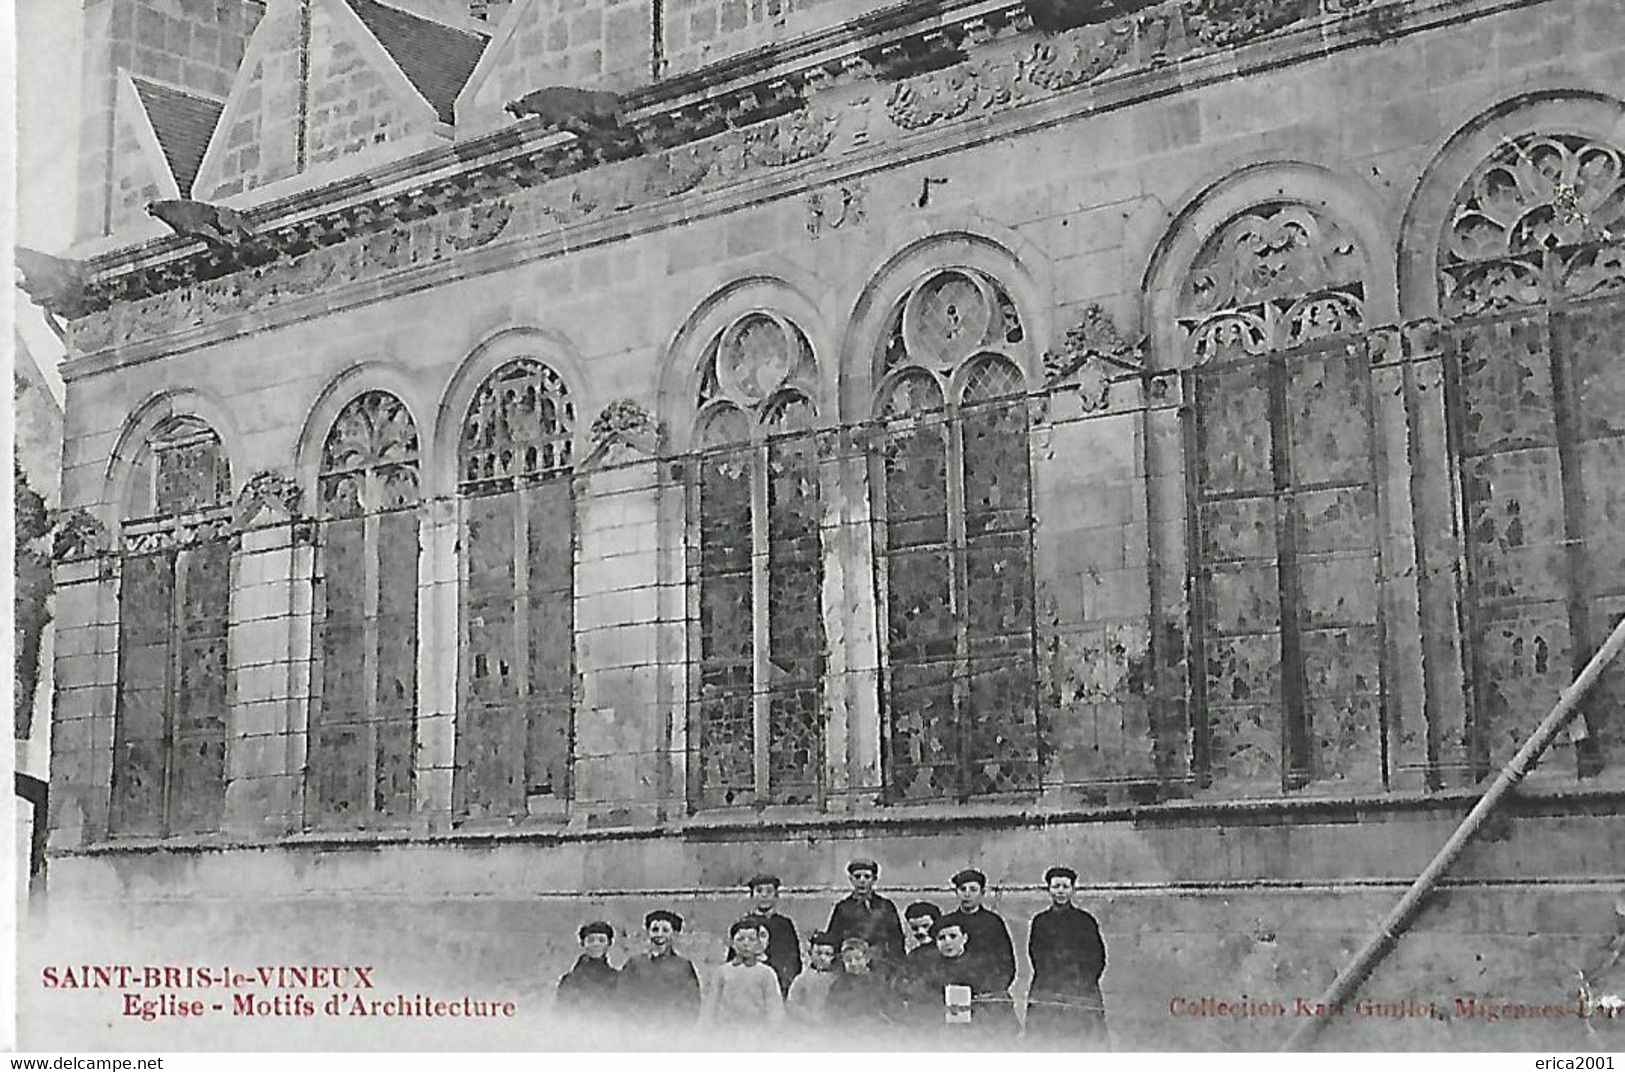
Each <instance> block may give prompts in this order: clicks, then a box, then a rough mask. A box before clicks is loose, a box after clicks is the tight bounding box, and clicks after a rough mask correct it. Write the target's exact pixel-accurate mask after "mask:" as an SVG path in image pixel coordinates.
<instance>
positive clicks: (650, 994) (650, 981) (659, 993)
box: [616, 953, 700, 1023]
mask: <svg viewBox="0 0 1625 1072" xmlns="http://www.w3.org/2000/svg"><path fill="white" fill-rule="evenodd" d="M616 1002H617V1004H620V1005H621V1006H622V1007H623V1008H625V1009H626V1011H627V1013H628V1014H629V1015H631V1016H633V1017H636V1018H637V1019H639V1020H642V1021H645V1022H649V1021H660V1020H665V1021H680V1022H685V1023H693V1022H694V1021H695V1020H697V1019H698V1018H699V1015H700V977H699V974H698V973H697V972H695V970H694V965H693V964H691V963H690V962H689V960H688V958H686V957H683V956H680V955H678V954H677V953H667V954H665V955H664V956H658V957H657V956H652V955H650V954H641V955H639V956H635V957H633V958H632V959H631V960H628V961H627V962H626V966H625V967H624V968H622V969H621V977H620V981H619V983H618V984H617V986H616Z"/></svg>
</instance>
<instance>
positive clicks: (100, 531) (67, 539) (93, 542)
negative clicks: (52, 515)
mask: <svg viewBox="0 0 1625 1072" xmlns="http://www.w3.org/2000/svg"><path fill="white" fill-rule="evenodd" d="M111 543H112V540H111V537H110V536H109V535H108V532H107V526H105V525H103V524H102V523H101V522H100V521H98V520H96V518H95V517H93V516H92V515H91V514H90V513H89V512H87V511H85V510H69V511H66V512H65V513H63V514H62V515H61V516H59V517H58V518H57V522H56V530H55V531H54V532H53V533H52V535H51V558H52V559H54V560H55V561H57V562H72V561H74V560H76V559H82V558H94V557H96V556H97V555H99V554H101V553H103V552H104V551H106V550H107V549H108V548H109V547H110V546H111Z"/></svg>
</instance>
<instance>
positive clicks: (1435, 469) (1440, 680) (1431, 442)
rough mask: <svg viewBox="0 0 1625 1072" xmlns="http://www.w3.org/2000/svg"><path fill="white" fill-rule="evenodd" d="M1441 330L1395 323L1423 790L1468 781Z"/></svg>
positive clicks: (1453, 389) (1457, 495)
mask: <svg viewBox="0 0 1625 1072" xmlns="http://www.w3.org/2000/svg"><path fill="white" fill-rule="evenodd" d="M1449 338H1450V333H1449V330H1448V328H1446V327H1444V326H1442V325H1438V324H1433V323H1429V322H1422V323H1418V324H1408V325H1406V326H1405V328H1404V329H1403V334H1402V344H1403V350H1402V353H1403V355H1404V357H1405V361H1406V364H1405V370H1406V375H1405V391H1406V394H1405V411H1406V417H1407V430H1408V439H1409V447H1408V451H1407V458H1408V461H1409V468H1410V498H1411V502H1412V504H1413V506H1414V510H1413V525H1414V532H1415V537H1416V559H1417V572H1418V585H1417V587H1418V607H1417V617H1418V622H1419V628H1420V632H1421V649H1422V660H1423V661H1422V678H1423V687H1424V689H1425V704H1424V715H1425V718H1426V721H1427V737H1426V752H1427V785H1428V788H1430V789H1442V788H1451V787H1455V786H1461V785H1470V784H1472V782H1473V768H1472V755H1471V742H1470V739H1469V722H1468V695H1469V689H1470V687H1471V682H1470V680H1469V677H1468V674H1467V667H1466V660H1467V657H1468V654H1467V648H1466V646H1465V643H1464V640H1465V638H1466V636H1467V635H1468V630H1469V629H1470V627H1471V604H1470V602H1469V601H1468V599H1467V598H1466V588H1465V585H1466V576H1467V575H1466V572H1465V570H1466V545H1465V540H1464V534H1465V530H1464V527H1463V524H1464V523H1463V518H1462V510H1463V508H1464V504H1463V501H1462V488H1461V474H1460V470H1459V468H1458V466H1457V464H1456V461H1457V458H1456V452H1457V450H1458V449H1459V440H1458V437H1457V433H1455V432H1453V431H1452V430H1451V424H1452V422H1453V421H1455V420H1456V419H1457V418H1458V417H1459V414H1457V413H1456V410H1457V409H1458V408H1459V401H1458V402H1452V400H1451V399H1452V396H1458V398H1459V384H1456V383H1454V382H1453V381H1454V380H1455V378H1456V377H1455V372H1454V364H1453V359H1447V358H1448V355H1447V352H1446V349H1447V344H1448V340H1449Z"/></svg>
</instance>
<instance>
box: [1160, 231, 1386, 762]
mask: <svg viewBox="0 0 1625 1072" xmlns="http://www.w3.org/2000/svg"><path fill="white" fill-rule="evenodd" d="M1364 264H1365V259H1364V253H1363V251H1362V250H1361V249H1360V247H1359V246H1358V244H1357V243H1356V242H1355V241H1354V239H1353V238H1352V237H1351V236H1350V235H1349V234H1348V232H1346V231H1345V230H1344V228H1343V227H1342V226H1341V225H1339V224H1338V223H1337V222H1336V221H1334V220H1332V219H1331V218H1329V217H1328V216H1326V215H1325V214H1323V213H1321V212H1319V211H1318V210H1315V209H1312V208H1309V207H1307V206H1304V205H1299V204H1291V203H1275V204H1266V205H1261V206H1259V207H1257V208H1255V209H1252V210H1250V211H1248V212H1246V213H1244V214H1243V215H1241V216H1239V217H1237V218H1236V219H1234V220H1232V221H1231V222H1230V223H1228V224H1227V225H1225V226H1223V227H1221V228H1220V229H1219V230H1218V232H1217V233H1216V234H1215V235H1214V236H1213V237H1212V238H1211V239H1210V240H1209V241H1208V242H1207V244H1206V245H1205V246H1204V247H1203V249H1202V251H1201V252H1200V254H1199V255H1198V258H1197V260H1196V262H1195V263H1194V265H1193V266H1192V268H1191V270H1190V273H1189V275H1188V276H1187V279H1186V281H1185V284H1184V286H1183V288H1182V291H1181V301H1182V306H1181V317H1180V321H1181V324H1182V325H1183V327H1184V328H1185V331H1186V333H1187V339H1188V344H1189V347H1190V354H1191V357H1192V358H1193V360H1194V362H1195V364H1194V367H1193V368H1192V369H1191V370H1190V371H1189V372H1188V373H1187V375H1188V376H1189V378H1190V387H1189V391H1190V395H1189V397H1192V398H1193V399H1194V403H1195V405H1194V412H1193V414H1192V421H1193V433H1194V435H1193V444H1194V454H1195V456H1194V457H1193V458H1192V459H1191V460H1190V464H1191V466H1192V467H1193V474H1192V476H1193V479H1192V481H1191V483H1192V489H1193V493H1194V502H1193V503H1192V506H1191V509H1193V510H1194V512H1195V513H1194V517H1193V518H1192V519H1191V526H1192V533H1193V540H1194V546H1193V548H1192V555H1191V563H1192V576H1191V593H1192V602H1193V614H1192V628H1193V637H1192V648H1193V652H1195V653H1196V654H1197V656H1198V657H1197V658H1196V659H1195V660H1194V665H1193V667H1192V681H1191V683H1190V687H1191V691H1192V694H1193V700H1194V702H1193V703H1192V705H1191V707H1192V710H1193V711H1196V712H1198V713H1199V714H1198V715H1197V722H1196V727H1195V732H1196V738H1197V739H1196V742H1195V745H1196V747H1195V751H1196V753H1197V755H1198V756H1199V757H1205V769H1202V770H1200V771H1199V776H1200V777H1202V778H1204V779H1207V778H1211V779H1213V780H1215V781H1217V782H1220V783H1222V784H1226V785H1230V786H1234V787H1236V788H1239V789H1242V790H1244V791H1245V790H1248V789H1257V790H1268V789H1270V788H1272V787H1273V788H1276V789H1288V790H1289V789H1296V788H1299V787H1301V786H1304V785H1306V784H1309V783H1310V782H1320V783H1321V784H1336V783H1342V784H1345V785H1365V784H1370V783H1372V782H1375V781H1378V780H1380V779H1381V778H1382V777H1383V776H1384V775H1383V771H1382V767H1381V762H1382V756H1383V750H1382V739H1381V735H1382V733H1383V732H1384V726H1385V725H1386V720H1385V705H1386V702H1387V691H1386V681H1387V670H1386V666H1385V655H1384V646H1383V639H1382V637H1383V633H1382V619H1381V613H1380V606H1379V603H1380V601H1379V596H1378V587H1377V579H1378V577H1379V576H1380V572H1381V570H1380V554H1381V551H1380V544H1379V535H1378V532H1377V520H1376V518H1377V509H1376V494H1377V491H1376V478H1375V468H1374V466H1375V462H1374V453H1373V449H1374V438H1373V434H1372V431H1371V421H1372V408H1371V407H1372V402H1371V391H1370V372H1369V364H1368V357H1367V347H1366V344H1365V340H1364V336H1363V334H1362V332H1363V328H1364V308H1363V303H1364V297H1365V293H1364ZM1199 765H1201V761H1200V760H1199Z"/></svg>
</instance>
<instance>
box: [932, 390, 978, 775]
mask: <svg viewBox="0 0 1625 1072" xmlns="http://www.w3.org/2000/svg"><path fill="white" fill-rule="evenodd" d="M964 433H965V429H964V426H963V425H962V424H961V423H960V410H959V406H958V404H957V403H956V402H954V401H950V402H949V403H948V408H947V409H946V410H945V411H944V419H943V424H942V425H941V426H940V428H939V429H938V430H937V434H938V435H940V436H941V437H942V439H943V448H944V449H943V457H944V462H945V464H944V467H943V468H944V470H945V472H946V477H947V479H946V481H945V482H946V484H947V488H946V491H947V500H948V518H947V530H948V531H947V551H948V571H949V574H950V577H949V583H948V611H949V613H950V614H951V615H952V616H953V619H954V667H953V703H954V761H955V762H954V777H955V795H956V796H957V797H959V798H960V799H963V798H964V797H965V796H966V795H967V794H968V793H969V790H970V776H969V770H970V768H969V762H968V760H969V758H970V757H969V756H967V755H966V753H967V751H968V750H969V749H968V746H967V742H968V740H969V733H970V727H969V725H968V723H969V720H970V714H971V710H970V708H971V688H970V674H971V666H970V623H969V621H968V620H967V615H966V613H965V589H966V587H967V585H968V583H969V582H968V578H967V577H966V572H967V566H968V562H967V559H968V553H967V551H966V544H965V434H964Z"/></svg>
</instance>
